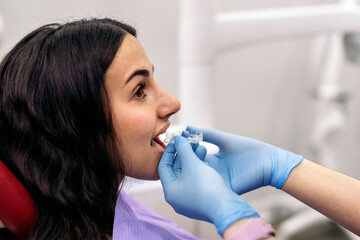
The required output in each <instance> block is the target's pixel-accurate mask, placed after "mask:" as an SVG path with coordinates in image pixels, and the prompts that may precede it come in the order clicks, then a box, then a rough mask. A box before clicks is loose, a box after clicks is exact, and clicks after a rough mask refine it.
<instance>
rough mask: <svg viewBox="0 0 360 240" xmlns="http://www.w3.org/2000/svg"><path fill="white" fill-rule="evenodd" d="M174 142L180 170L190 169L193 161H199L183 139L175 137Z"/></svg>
mask: <svg viewBox="0 0 360 240" xmlns="http://www.w3.org/2000/svg"><path fill="white" fill-rule="evenodd" d="M174 141H175V149H176V152H177V156H178V157H179V159H180V162H181V168H182V169H184V168H187V167H191V165H192V164H194V160H195V161H196V159H197V160H200V159H199V158H198V157H197V156H196V155H195V153H194V151H193V149H192V147H191V145H190V143H189V142H188V141H187V140H186V139H185V138H184V137H180V136H175V137H174Z"/></svg>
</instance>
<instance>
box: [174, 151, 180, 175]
mask: <svg viewBox="0 0 360 240" xmlns="http://www.w3.org/2000/svg"><path fill="white" fill-rule="evenodd" d="M173 171H174V173H175V175H176V176H177V177H179V176H180V174H181V161H180V159H179V156H177V155H176V156H175V159H174V165H173Z"/></svg>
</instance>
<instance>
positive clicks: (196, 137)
mask: <svg viewBox="0 0 360 240" xmlns="http://www.w3.org/2000/svg"><path fill="white" fill-rule="evenodd" d="M175 136H181V131H177V132H167V133H166V138H165V140H164V143H166V144H169V143H174V137H175ZM186 139H187V140H188V142H189V143H198V142H201V141H202V140H203V133H202V132H200V133H192V134H190V136H189V137H187V138H186Z"/></svg>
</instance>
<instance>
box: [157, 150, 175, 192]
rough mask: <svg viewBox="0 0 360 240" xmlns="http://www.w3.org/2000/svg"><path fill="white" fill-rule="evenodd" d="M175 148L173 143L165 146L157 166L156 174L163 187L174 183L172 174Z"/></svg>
mask: <svg viewBox="0 0 360 240" xmlns="http://www.w3.org/2000/svg"><path fill="white" fill-rule="evenodd" d="M175 152H176V150H175V146H174V144H173V143H170V144H168V145H167V147H166V148H165V150H164V153H163V155H162V157H161V159H160V162H159V165H158V173H159V177H160V180H161V183H162V185H163V186H165V185H167V184H169V183H171V182H173V181H176V179H177V177H176V175H175V173H174V170H173V167H174V157H175Z"/></svg>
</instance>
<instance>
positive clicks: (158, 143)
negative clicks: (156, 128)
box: [151, 136, 166, 151]
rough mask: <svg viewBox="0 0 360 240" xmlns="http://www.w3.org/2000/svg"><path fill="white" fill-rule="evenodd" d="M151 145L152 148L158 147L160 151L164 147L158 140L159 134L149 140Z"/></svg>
mask: <svg viewBox="0 0 360 240" xmlns="http://www.w3.org/2000/svg"><path fill="white" fill-rule="evenodd" d="M151 146H152V147H154V148H158V149H159V150H161V151H164V149H165V148H166V145H165V143H163V141H161V140H160V138H159V136H157V137H156V138H154V139H153V140H151Z"/></svg>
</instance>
